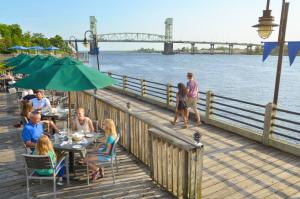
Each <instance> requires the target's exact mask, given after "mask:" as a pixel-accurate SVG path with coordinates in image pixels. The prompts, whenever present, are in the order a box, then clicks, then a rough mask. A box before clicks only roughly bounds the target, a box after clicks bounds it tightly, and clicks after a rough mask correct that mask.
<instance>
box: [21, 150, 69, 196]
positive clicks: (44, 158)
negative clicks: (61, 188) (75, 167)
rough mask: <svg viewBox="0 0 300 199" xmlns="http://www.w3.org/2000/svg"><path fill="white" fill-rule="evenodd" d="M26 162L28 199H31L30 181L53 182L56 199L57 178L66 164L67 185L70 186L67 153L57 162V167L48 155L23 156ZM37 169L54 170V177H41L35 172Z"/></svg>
mask: <svg viewBox="0 0 300 199" xmlns="http://www.w3.org/2000/svg"><path fill="white" fill-rule="evenodd" d="M23 157H24V160H25V172H26V184H27V198H29V180H31V179H33V180H53V194H54V198H56V177H57V174H58V172H59V171H60V169H62V168H63V166H64V162H65V167H66V174H67V184H68V185H69V184H70V180H69V166H68V163H69V154H68V153H65V155H64V156H62V157H61V158H60V160H59V161H57V164H56V165H53V164H52V161H51V159H50V156H48V155H28V154H23ZM36 169H53V171H54V172H53V175H49V176H40V175H38V174H37V173H36V172H35V170H36Z"/></svg>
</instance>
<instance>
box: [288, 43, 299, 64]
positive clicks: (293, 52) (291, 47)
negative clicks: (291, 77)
mask: <svg viewBox="0 0 300 199" xmlns="http://www.w3.org/2000/svg"><path fill="white" fill-rule="evenodd" d="M299 51H300V41H289V42H288V54H289V59H290V66H291V65H292V64H293V62H294V61H295V58H296V56H297V53H298V52H299Z"/></svg>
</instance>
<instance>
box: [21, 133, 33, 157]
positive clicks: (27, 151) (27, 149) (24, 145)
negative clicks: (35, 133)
mask: <svg viewBox="0 0 300 199" xmlns="http://www.w3.org/2000/svg"><path fill="white" fill-rule="evenodd" d="M20 139H21V142H22V144H23V148H24V150H25V153H26V154H28V155H30V154H32V150H31V148H30V147H27V146H26V144H25V143H24V142H23V138H22V133H21V134H20Z"/></svg>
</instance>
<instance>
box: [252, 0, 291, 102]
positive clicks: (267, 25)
mask: <svg viewBox="0 0 300 199" xmlns="http://www.w3.org/2000/svg"><path fill="white" fill-rule="evenodd" d="M269 5H270V0H267V8H266V10H264V11H263V16H262V17H259V23H258V24H257V25H254V26H252V27H254V28H258V30H257V32H258V34H259V36H260V37H261V38H262V39H266V38H268V37H269V36H270V35H271V33H272V31H273V29H272V28H273V27H275V26H278V25H277V24H274V23H273V21H274V17H272V16H271V10H269ZM288 12H289V3H286V2H285V0H282V8H281V16H280V25H279V34H278V48H279V50H278V61H277V72H276V80H275V89H274V98H273V103H274V104H276V105H277V102H278V93H279V85H280V77H281V68H282V58H283V48H284V44H285V32H286V24H287V18H288Z"/></svg>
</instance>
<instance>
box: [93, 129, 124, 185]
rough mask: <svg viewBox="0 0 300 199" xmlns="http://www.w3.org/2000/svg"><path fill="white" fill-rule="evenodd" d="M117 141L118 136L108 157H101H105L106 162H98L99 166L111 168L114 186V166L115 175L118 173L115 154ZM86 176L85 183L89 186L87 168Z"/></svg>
mask: <svg viewBox="0 0 300 199" xmlns="http://www.w3.org/2000/svg"><path fill="white" fill-rule="evenodd" d="M119 139H120V136H119V135H118V137H117V138H116V139H115V142H114V144H113V146H112V149H111V152H110V155H103V157H105V158H106V159H107V161H99V163H100V164H101V166H105V165H110V166H111V170H112V178H113V182H114V184H115V169H114V166H116V169H117V173H118V172H119V170H118V159H117V152H116V146H117V144H118V141H119ZM87 165H88V162H87ZM87 174H88V175H87V181H88V184H89V168H88V166H87Z"/></svg>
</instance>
